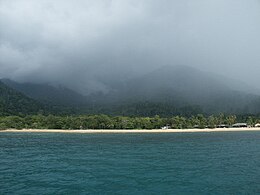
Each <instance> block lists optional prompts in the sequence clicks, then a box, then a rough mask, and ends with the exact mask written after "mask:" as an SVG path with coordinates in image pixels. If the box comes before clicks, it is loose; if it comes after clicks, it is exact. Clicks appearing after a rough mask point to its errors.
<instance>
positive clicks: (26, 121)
mask: <svg viewBox="0 0 260 195" xmlns="http://www.w3.org/2000/svg"><path fill="white" fill-rule="evenodd" d="M238 121H239V122H246V123H248V124H249V125H254V124H256V123H259V122H260V117H259V116H234V115H227V116H226V115H224V114H219V115H216V116H213V115H212V116H209V117H205V116H203V115H201V114H199V115H195V116H192V117H183V116H173V117H167V118H161V117H160V116H158V115H156V116H154V117H126V116H108V115H80V116H55V115H47V116H45V115H41V114H39V115H32V116H24V117H21V116H2V117H0V129H10V128H12V129H22V128H27V129H28V128H29V129H159V128H161V127H163V126H169V127H170V128H174V129H186V128H215V127H216V126H217V125H220V124H226V125H229V126H230V125H232V124H233V123H236V122H238Z"/></svg>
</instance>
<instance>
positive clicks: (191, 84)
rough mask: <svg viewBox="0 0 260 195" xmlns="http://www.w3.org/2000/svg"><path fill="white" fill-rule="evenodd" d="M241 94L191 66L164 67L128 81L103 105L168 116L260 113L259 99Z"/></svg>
mask: <svg viewBox="0 0 260 195" xmlns="http://www.w3.org/2000/svg"><path fill="white" fill-rule="evenodd" d="M240 90H241V88H238V86H237V85H234V84H233V85H232V82H229V80H228V78H226V79H225V80H224V79H223V78H222V77H220V78H218V77H217V76H216V75H214V74H212V73H208V72H203V71H200V70H198V69H195V68H191V67H188V66H165V67H162V68H160V69H157V70H155V71H152V72H150V73H149V74H146V75H142V76H140V77H137V78H135V79H131V80H128V81H127V82H125V83H124V85H123V86H121V87H118V88H116V89H114V90H113V91H112V92H111V93H109V94H107V95H103V101H104V102H106V103H107V104H111V105H113V104H115V105H116V106H115V107H117V108H119V107H120V106H119V105H120V104H121V105H122V106H121V108H122V107H124V108H126V107H127V106H126V105H129V107H131V108H132V109H128V110H133V109H134V108H136V109H138V110H139V111H136V112H134V113H144V112H145V111H144V110H147V113H151V112H152V113H156V112H158V113H161V111H162V110H163V109H162V108H164V110H167V112H168V113H176V112H177V113H183V110H185V111H184V113H194V111H195V112H203V113H208V114H212V113H220V112H225V113H238V114H243V113H253V114H255V113H259V112H260V103H259V102H260V96H258V95H255V94H250V93H247V92H244V91H240ZM93 99H95V98H93ZM97 99H101V98H100V96H99V97H97ZM100 102H102V100H100ZM147 105H150V106H152V105H153V106H152V108H151V107H149V106H147ZM151 110H152V111H151Z"/></svg>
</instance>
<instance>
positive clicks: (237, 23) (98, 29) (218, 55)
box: [0, 0, 260, 91]
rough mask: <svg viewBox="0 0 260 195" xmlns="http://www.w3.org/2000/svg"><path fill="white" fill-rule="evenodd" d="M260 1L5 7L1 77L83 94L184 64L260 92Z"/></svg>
mask: <svg viewBox="0 0 260 195" xmlns="http://www.w3.org/2000/svg"><path fill="white" fill-rule="evenodd" d="M259 35H260V3H259V1H258V0H248V1H245V0H211V1H208V0H196V1H193V0H181V1H180V0H163V1H155V0H136V1H135V0H124V1H121V0H78V1H70V0H56V1H52V0H45V1H41V0H0V77H7V78H11V79H14V80H18V81H33V82H50V83H62V84H65V85H67V86H69V87H73V88H77V89H81V90H83V91H85V90H89V89H90V88H91V89H93V88H95V89H96V90H104V89H106V86H105V85H104V84H103V83H101V82H98V81H99V80H100V78H101V77H103V78H106V77H113V78H115V77H116V78H118V79H119V80H120V79H121V78H122V79H123V78H126V77H131V76H133V75H136V74H138V73H140V72H148V71H151V70H153V69H155V68H157V67H160V66H163V65H180V64H185V65H188V66H194V67H197V68H200V69H204V70H206V71H213V72H217V73H219V74H222V75H224V76H229V77H232V78H236V77H239V78H240V79H241V80H244V81H245V82H247V83H249V84H251V85H254V86H258V84H259V82H260V77H259V76H258V75H259V72H260V64H259V63H260V55H259V51H260V37H259Z"/></svg>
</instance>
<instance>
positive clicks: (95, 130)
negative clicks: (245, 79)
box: [0, 127, 260, 133]
mask: <svg viewBox="0 0 260 195" xmlns="http://www.w3.org/2000/svg"><path fill="white" fill-rule="evenodd" d="M236 131H260V128H259V127H258V128H223V129H220V128H219V129H165V130H164V129H151V130H150V129H149V130H148V129H131V130H129V129H87V130H62V129H21V130H17V129H7V130H1V131H0V132H14V133H15V132H24V133H194V132H236Z"/></svg>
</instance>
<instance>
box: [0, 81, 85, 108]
mask: <svg viewBox="0 0 260 195" xmlns="http://www.w3.org/2000/svg"><path fill="white" fill-rule="evenodd" d="M1 81H2V82H3V83H4V84H5V85H7V86H9V87H11V88H13V89H15V90H17V91H19V92H21V93H23V94H25V95H26V96H28V97H30V98H32V99H35V100H37V101H39V102H41V103H43V104H49V105H62V106H76V105H82V104H85V103H86V97H84V96H83V95H81V94H79V93H77V92H75V91H73V90H71V89H68V88H66V87H61V86H60V87H53V86H51V85H48V84H35V83H18V82H15V81H12V80H9V79H2V80H1Z"/></svg>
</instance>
